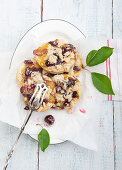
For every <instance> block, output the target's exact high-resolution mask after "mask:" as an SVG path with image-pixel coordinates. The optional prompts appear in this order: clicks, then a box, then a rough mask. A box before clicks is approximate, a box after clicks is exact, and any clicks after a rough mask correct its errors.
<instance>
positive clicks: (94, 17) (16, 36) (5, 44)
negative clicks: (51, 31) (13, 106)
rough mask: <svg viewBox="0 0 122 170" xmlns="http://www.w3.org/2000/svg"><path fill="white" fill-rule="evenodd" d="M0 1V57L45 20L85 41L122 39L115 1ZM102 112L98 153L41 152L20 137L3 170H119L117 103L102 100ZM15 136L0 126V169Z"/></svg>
mask: <svg viewBox="0 0 122 170" xmlns="http://www.w3.org/2000/svg"><path fill="white" fill-rule="evenodd" d="M0 1H1V4H0V40H1V41H0V52H4V51H5V52H7V51H12V52H13V50H14V49H15V47H16V45H17V43H18V42H19V40H20V39H21V37H22V36H23V34H24V33H25V32H26V31H27V30H28V29H29V28H31V27H32V26H33V25H34V24H36V23H38V22H40V21H41V20H47V19H51V18H56V19H64V20H67V21H69V22H71V23H72V24H74V25H76V26H77V27H78V28H79V29H80V30H81V31H82V32H83V33H84V34H85V35H86V37H96V36H97V37H105V38H112V35H113V37H114V38H116V37H119V38H120V37H121V38H122V16H121V10H122V1H121V0H107V1H106V0H90V1H89V0H82V1H81V0H53V1H52V0H26V1H25V0H21V1H19V0H12V1H8V0H4V1H2V0H0ZM42 2H43V3H42ZM40 5H41V6H40ZM42 9H43V11H42ZM112 11H113V16H112ZM102 107H104V112H99V113H98V114H99V119H98V126H99V128H98V138H99V143H98V147H99V150H98V152H93V151H89V150H87V149H84V148H81V147H79V146H77V145H75V144H73V143H71V142H65V143H62V144H58V145H51V146H49V148H47V150H46V152H45V153H43V152H41V151H40V149H39V146H38V143H37V142H36V141H35V140H33V139H32V138H31V137H29V136H28V135H24V134H23V135H22V137H21V139H20V142H19V143H18V145H17V148H16V151H15V153H14V155H13V158H12V160H11V163H10V165H9V167H8V170H16V169H17V170H47V169H48V170H64V169H65V170H69V169H70V170H81V169H82V170H121V169H122V102H107V101H104V102H103V105H102ZM17 133H18V129H16V128H14V127H11V126H9V125H6V124H4V123H1V122H0V169H2V167H3V164H4V160H5V156H6V153H7V152H8V151H9V149H10V147H11V146H12V144H13V142H14V139H15V137H16V135H17ZM38 152H39V153H38Z"/></svg>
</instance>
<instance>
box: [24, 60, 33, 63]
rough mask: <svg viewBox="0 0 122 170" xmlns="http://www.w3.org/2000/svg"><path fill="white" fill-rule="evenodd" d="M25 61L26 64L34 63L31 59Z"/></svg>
mask: <svg viewBox="0 0 122 170" xmlns="http://www.w3.org/2000/svg"><path fill="white" fill-rule="evenodd" d="M24 63H25V64H33V62H32V61H31V60H25V61H24Z"/></svg>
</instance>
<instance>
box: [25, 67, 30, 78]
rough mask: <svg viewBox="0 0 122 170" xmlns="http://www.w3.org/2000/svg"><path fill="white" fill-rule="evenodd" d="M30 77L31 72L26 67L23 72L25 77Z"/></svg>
mask: <svg viewBox="0 0 122 170" xmlns="http://www.w3.org/2000/svg"><path fill="white" fill-rule="evenodd" d="M30 75H31V70H30V68H29V67H27V68H26V70H25V76H30Z"/></svg>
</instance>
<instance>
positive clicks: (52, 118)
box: [44, 115, 55, 125]
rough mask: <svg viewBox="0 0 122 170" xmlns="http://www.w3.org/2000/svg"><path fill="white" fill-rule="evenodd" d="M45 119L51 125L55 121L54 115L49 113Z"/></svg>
mask: <svg viewBox="0 0 122 170" xmlns="http://www.w3.org/2000/svg"><path fill="white" fill-rule="evenodd" d="M44 120H45V122H46V123H48V124H49V125H52V124H53V123H54V122H55V118H54V117H53V116H52V115H47V116H46V117H45V119H44Z"/></svg>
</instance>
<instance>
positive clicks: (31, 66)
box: [16, 59, 55, 112]
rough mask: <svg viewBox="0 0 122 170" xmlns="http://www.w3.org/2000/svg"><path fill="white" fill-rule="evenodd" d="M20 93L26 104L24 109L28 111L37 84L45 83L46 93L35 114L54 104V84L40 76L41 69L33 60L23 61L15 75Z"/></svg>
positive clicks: (49, 79) (47, 78)
mask: <svg viewBox="0 0 122 170" xmlns="http://www.w3.org/2000/svg"><path fill="white" fill-rule="evenodd" d="M16 79H17V83H18V85H19V87H20V92H21V94H22V95H23V96H24V102H25V104H26V107H25V109H26V110H28V109H29V107H28V102H29V100H30V98H31V96H32V95H33V93H34V89H35V87H36V84H37V83H45V84H46V86H47V88H48V91H47V93H46V95H45V97H44V100H43V103H42V105H41V107H40V108H39V110H37V112H43V111H46V110H48V109H50V108H51V107H52V106H53V104H54V102H55V97H54V96H55V84H54V82H53V81H52V80H51V78H49V77H48V76H45V75H42V68H41V67H40V66H39V65H38V64H37V63H36V61H35V59H32V60H25V61H24V64H22V65H21V66H20V68H19V70H18V72H17V75H16Z"/></svg>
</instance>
